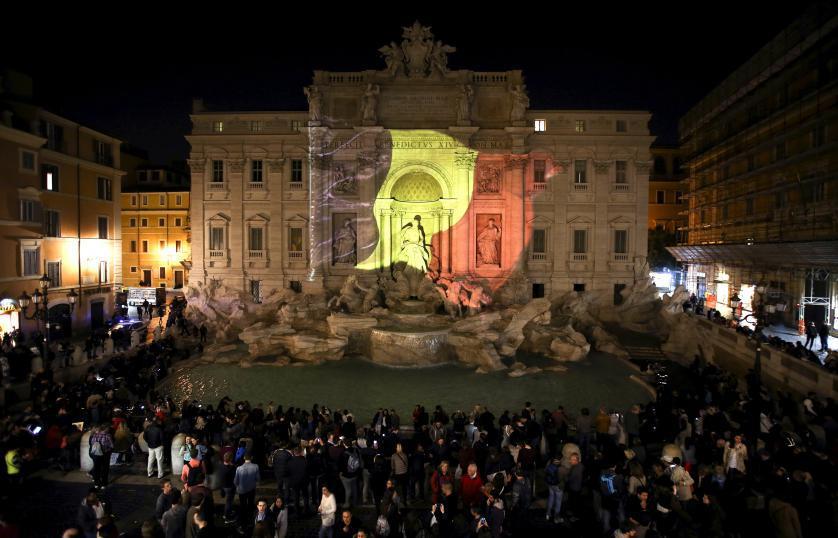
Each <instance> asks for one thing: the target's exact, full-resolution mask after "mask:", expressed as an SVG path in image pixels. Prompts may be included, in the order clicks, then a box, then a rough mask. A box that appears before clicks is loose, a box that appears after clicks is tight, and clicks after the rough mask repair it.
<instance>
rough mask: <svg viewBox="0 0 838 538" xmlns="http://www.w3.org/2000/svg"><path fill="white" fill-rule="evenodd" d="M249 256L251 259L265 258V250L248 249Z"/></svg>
mask: <svg viewBox="0 0 838 538" xmlns="http://www.w3.org/2000/svg"><path fill="white" fill-rule="evenodd" d="M247 257H248V258H250V259H251V260H262V259H264V258H265V251H264V250H248V251H247Z"/></svg>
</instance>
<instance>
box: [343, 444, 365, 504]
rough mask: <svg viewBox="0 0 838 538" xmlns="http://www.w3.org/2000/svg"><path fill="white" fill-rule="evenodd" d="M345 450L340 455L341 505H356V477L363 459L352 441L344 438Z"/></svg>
mask: <svg viewBox="0 0 838 538" xmlns="http://www.w3.org/2000/svg"><path fill="white" fill-rule="evenodd" d="M343 443H344V447H345V450H344V451H343V454H341V457H340V463H339V469H340V481H341V484H343V491H344V497H343V507H344V508H349V507H350V506H358V477H359V476H361V472H362V471H363V468H364V460H363V459H362V458H361V453H360V452H359V451H358V447H357V446H356V444H355V442H354V441H353V442H352V443H351V444H350V443H349V442H348V441H347V440H344V442H343Z"/></svg>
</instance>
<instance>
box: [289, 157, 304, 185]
mask: <svg viewBox="0 0 838 538" xmlns="http://www.w3.org/2000/svg"><path fill="white" fill-rule="evenodd" d="M291 181H293V182H295V183H298V182H299V183H302V181H303V161H302V160H301V159H291Z"/></svg>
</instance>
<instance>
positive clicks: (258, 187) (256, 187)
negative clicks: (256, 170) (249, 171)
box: [247, 181, 265, 191]
mask: <svg viewBox="0 0 838 538" xmlns="http://www.w3.org/2000/svg"><path fill="white" fill-rule="evenodd" d="M247 189H248V190H251V191H262V190H265V183H264V182H262V181H251V182H250V183H248V184H247Z"/></svg>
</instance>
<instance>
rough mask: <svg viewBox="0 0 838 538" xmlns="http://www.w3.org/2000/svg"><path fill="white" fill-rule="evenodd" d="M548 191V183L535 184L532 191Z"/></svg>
mask: <svg viewBox="0 0 838 538" xmlns="http://www.w3.org/2000/svg"><path fill="white" fill-rule="evenodd" d="M546 190H547V183H541V182H539V183H533V184H532V191H533V192H545V191H546Z"/></svg>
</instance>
